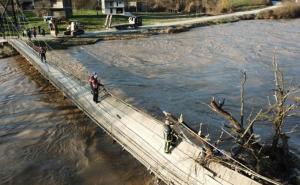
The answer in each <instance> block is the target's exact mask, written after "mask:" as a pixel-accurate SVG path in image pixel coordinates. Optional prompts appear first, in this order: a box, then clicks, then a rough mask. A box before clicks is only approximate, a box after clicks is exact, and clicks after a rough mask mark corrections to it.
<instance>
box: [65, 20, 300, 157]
mask: <svg viewBox="0 0 300 185" xmlns="http://www.w3.org/2000/svg"><path fill="white" fill-rule="evenodd" d="M274 51H275V53H276V58H277V61H278V63H279V65H280V67H281V69H282V70H283V72H284V74H285V77H286V81H287V82H288V83H290V82H292V83H293V84H297V83H298V84H299V80H298V79H299V77H300V73H299V71H300V64H299V62H300V20H299V19H297V20H291V21H257V20H254V21H243V22H237V23H232V24H223V25H216V26H210V27H202V28H196V29H193V30H192V31H189V32H185V33H180V34H173V35H158V36H154V37H150V38H143V39H136V40H122V41H107V42H100V43H98V44H96V45H90V46H83V47H75V48H72V49H70V50H69V52H70V53H71V54H72V55H73V57H75V58H76V59H77V60H80V62H81V63H82V64H84V65H85V66H86V67H87V68H88V69H89V70H90V71H97V72H98V73H100V76H101V77H102V78H103V79H104V80H105V83H106V85H107V86H109V87H110V88H111V89H112V90H113V91H115V93H116V94H118V95H119V96H122V97H123V98H125V99H126V100H127V101H128V102H130V103H132V104H134V105H136V106H139V107H142V108H144V109H146V110H147V111H148V112H150V113H152V114H154V115H156V116H160V117H161V116H162V115H161V112H162V110H167V111H170V112H172V113H175V114H177V115H179V114H180V113H183V115H184V118H185V119H186V121H187V122H188V123H189V124H190V125H191V126H193V127H194V128H195V129H198V127H199V123H200V122H203V123H205V124H206V125H208V126H210V127H211V128H209V130H208V131H209V132H210V133H215V134H216V132H219V131H217V130H219V129H218V128H219V127H220V126H221V125H222V124H223V123H224V121H223V119H220V118H219V117H218V116H216V115H215V114H214V113H212V112H211V111H210V110H209V108H208V107H207V105H206V103H208V102H209V100H210V99H211V97H212V96H215V97H219V98H222V97H223V98H226V100H227V101H226V109H229V110H231V111H232V112H233V113H234V114H235V115H239V101H240V100H239V93H240V89H239V84H240V71H241V70H245V71H246V72H247V74H248V81H247V84H246V108H247V113H248V114H249V112H251V110H252V109H253V111H254V112H255V111H258V110H259V109H260V108H261V107H263V105H265V104H266V103H267V96H271V97H272V94H273V91H272V90H273V88H274V77H273V72H272V57H273V52H274ZM298 120H299V119H298V118H297V117H292V118H290V119H289V120H288V122H287V129H291V128H292V127H293V126H295V124H297V123H298ZM269 126H270V125H263V124H260V125H257V130H258V132H259V133H261V134H262V135H265V136H266V137H268V136H269V135H268V133H271V132H269V131H267V133H265V132H266V130H269V129H270V128H269ZM299 140H300V135H299V133H296V134H293V135H292V139H291V142H292V143H293V145H292V146H293V147H294V148H295V150H296V151H297V152H299V151H298V149H297V148H299V144H298V143H299V142H298V141H299Z"/></svg>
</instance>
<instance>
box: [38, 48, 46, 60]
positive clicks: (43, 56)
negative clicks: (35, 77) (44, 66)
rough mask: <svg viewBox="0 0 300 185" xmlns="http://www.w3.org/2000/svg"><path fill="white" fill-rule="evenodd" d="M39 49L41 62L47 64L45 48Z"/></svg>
mask: <svg viewBox="0 0 300 185" xmlns="http://www.w3.org/2000/svg"><path fill="white" fill-rule="evenodd" d="M39 49H40V55H41V61H42V62H47V60H46V52H47V48H46V47H44V46H41V47H40V48H39Z"/></svg>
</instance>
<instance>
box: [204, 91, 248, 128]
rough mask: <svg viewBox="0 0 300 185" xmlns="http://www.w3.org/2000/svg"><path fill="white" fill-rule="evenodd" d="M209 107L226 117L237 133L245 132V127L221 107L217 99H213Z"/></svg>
mask: <svg viewBox="0 0 300 185" xmlns="http://www.w3.org/2000/svg"><path fill="white" fill-rule="evenodd" d="M209 107H210V108H211V109H212V110H213V111H215V112H217V113H218V114H220V115H222V116H224V117H225V118H226V119H227V120H228V121H229V122H230V124H231V125H232V126H233V127H234V129H235V131H236V132H237V133H241V132H242V131H243V127H242V126H241V124H240V123H239V122H238V121H237V120H236V119H235V118H234V117H233V116H232V115H231V114H230V113H229V112H227V111H225V110H224V109H223V108H222V106H220V105H219V104H218V103H217V102H216V100H215V98H214V97H213V99H212V100H211V102H210V104H209Z"/></svg>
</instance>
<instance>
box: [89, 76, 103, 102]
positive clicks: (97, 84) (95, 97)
mask: <svg viewBox="0 0 300 185" xmlns="http://www.w3.org/2000/svg"><path fill="white" fill-rule="evenodd" d="M90 85H91V88H92V93H93V101H94V102H96V103H98V102H99V100H98V96H99V87H100V86H104V85H103V84H101V83H100V80H98V79H97V74H96V73H94V74H93V75H92V77H91V78H90Z"/></svg>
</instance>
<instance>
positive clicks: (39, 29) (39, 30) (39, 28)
mask: <svg viewBox="0 0 300 185" xmlns="http://www.w3.org/2000/svg"><path fill="white" fill-rule="evenodd" d="M38 33H39V35H40V34H41V26H38Z"/></svg>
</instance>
